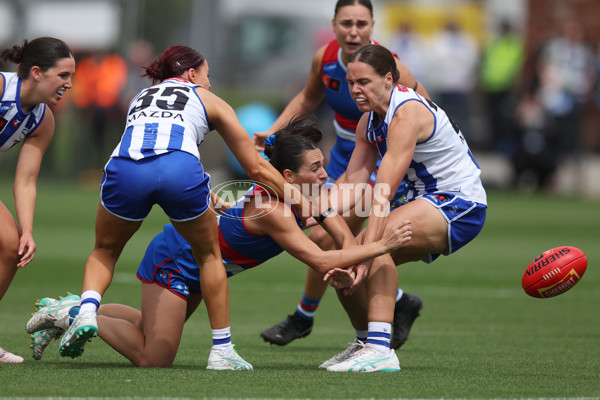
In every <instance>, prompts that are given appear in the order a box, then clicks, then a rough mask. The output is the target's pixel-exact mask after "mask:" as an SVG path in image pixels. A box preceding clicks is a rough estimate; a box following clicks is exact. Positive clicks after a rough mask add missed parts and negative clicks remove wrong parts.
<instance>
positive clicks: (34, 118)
mask: <svg viewBox="0 0 600 400" xmlns="http://www.w3.org/2000/svg"><path fill="white" fill-rule="evenodd" d="M0 74H2V76H3V77H4V90H3V93H2V98H1V99H0V151H6V150H8V149H10V148H11V147H13V146H14V145H15V144H17V143H19V142H22V141H23V140H25V139H26V138H27V137H28V136H29V135H31V134H32V133H33V131H35V129H36V128H37V127H38V126H39V125H40V123H41V122H42V120H43V119H44V115H46V105H45V104H43V103H41V104H38V105H36V106H35V107H33V109H32V110H31V111H30V112H28V113H25V112H23V110H22V109H21V102H20V100H19V98H20V96H21V82H22V81H21V78H19V77H18V76H17V74H16V73H14V72H0Z"/></svg>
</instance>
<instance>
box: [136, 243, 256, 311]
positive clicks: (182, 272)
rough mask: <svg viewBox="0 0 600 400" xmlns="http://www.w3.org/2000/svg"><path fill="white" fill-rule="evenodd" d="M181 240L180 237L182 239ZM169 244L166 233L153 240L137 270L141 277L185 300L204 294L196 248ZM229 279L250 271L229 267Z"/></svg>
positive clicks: (138, 275)
mask: <svg viewBox="0 0 600 400" xmlns="http://www.w3.org/2000/svg"><path fill="white" fill-rule="evenodd" d="M178 237H179V236H178ZM180 239H181V240H184V239H183V238H180ZM171 246H175V249H172V248H170V247H169V242H168V240H167V236H166V235H165V232H164V231H163V232H160V233H159V234H158V235H156V236H155V237H154V239H152V241H151V242H150V244H149V245H148V248H147V249H146V253H145V254H144V258H143V259H142V261H141V262H140V266H139V267H138V270H137V274H136V275H137V277H138V279H139V280H140V281H142V282H145V283H155V284H157V285H159V286H161V287H164V288H166V289H168V290H169V291H170V292H172V293H174V294H176V295H177V296H179V297H181V298H182V299H184V300H186V301H187V300H188V299H189V297H190V293H201V292H202V290H201V288H200V268H198V264H196V261H195V260H194V256H193V254H192V248H191V247H190V246H189V244H187V242H186V243H185V244H182V243H178V244H174V243H173V242H171ZM225 269H226V272H227V278H230V277H232V276H233V275H236V274H238V273H240V272H243V271H245V270H247V269H248V267H244V266H240V265H237V264H225Z"/></svg>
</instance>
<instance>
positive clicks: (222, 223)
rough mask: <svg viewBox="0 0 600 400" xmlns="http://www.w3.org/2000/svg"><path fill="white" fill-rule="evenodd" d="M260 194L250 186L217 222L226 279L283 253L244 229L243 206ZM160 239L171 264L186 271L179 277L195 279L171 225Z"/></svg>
mask: <svg viewBox="0 0 600 400" xmlns="http://www.w3.org/2000/svg"><path fill="white" fill-rule="evenodd" d="M262 190H263V189H262V188H260V187H258V186H256V185H255V186H253V187H252V188H250V190H248V193H247V194H246V195H245V196H244V197H242V198H241V199H240V200H238V201H237V202H236V203H235V205H233V206H232V207H231V208H229V209H228V210H227V211H226V212H225V213H223V214H222V215H220V216H219V218H218V221H219V247H220V248H221V257H222V259H223V263H224V264H225V269H226V270H227V276H228V277H230V276H233V275H235V274H237V273H239V272H242V271H245V270H247V269H249V268H252V267H256V266H257V265H259V264H261V263H263V262H265V261H267V260H269V259H270V258H272V257H275V256H276V255H278V254H279V253H281V252H282V251H283V249H282V248H281V246H279V245H278V244H277V242H275V240H273V239H272V238H271V237H270V236H268V235H259V234H256V233H252V232H250V231H248V229H246V226H245V225H244V220H243V212H244V204H245V203H246V202H247V199H248V198H251V197H253V196H255V195H256V194H258V193H260V192H261V191H262ZM296 221H297V222H298V226H301V223H300V220H299V219H298V218H296ZM164 238H165V240H166V243H167V246H168V248H169V253H170V254H171V258H172V259H173V260H175V262H176V263H177V265H178V266H179V267H180V269H185V270H186V271H182V273H184V274H186V275H188V276H191V277H195V279H198V278H197V276H198V274H197V269H198V265H197V264H196V261H195V260H194V255H193V254H192V248H191V247H190V245H189V244H188V243H187V242H186V241H185V239H184V238H183V236H181V235H180V234H179V233H178V232H177V230H175V228H174V227H173V225H171V224H168V225H165V228H164ZM187 270H189V271H187Z"/></svg>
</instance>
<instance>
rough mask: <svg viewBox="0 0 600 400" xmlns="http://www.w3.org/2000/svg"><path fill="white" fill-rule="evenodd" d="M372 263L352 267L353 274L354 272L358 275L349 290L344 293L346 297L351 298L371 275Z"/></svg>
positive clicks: (346, 289)
mask: <svg viewBox="0 0 600 400" xmlns="http://www.w3.org/2000/svg"><path fill="white" fill-rule="evenodd" d="M370 266H371V263H370V262H369V263H368V264H358V265H356V266H353V267H350V268H349V269H350V270H351V272H354V274H355V275H356V276H355V278H354V282H352V284H351V285H350V286H348V287H347V288H345V289H344V290H343V291H342V293H343V294H344V296H349V295H351V294H352V293H354V291H355V290H356V289H357V288H358V287H359V286H360V285H361V284H362V283H363V282H364V281H365V279H366V278H367V276H368V275H369V267H370Z"/></svg>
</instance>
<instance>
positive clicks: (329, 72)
mask: <svg viewBox="0 0 600 400" xmlns="http://www.w3.org/2000/svg"><path fill="white" fill-rule="evenodd" d="M371 43H372V44H379V43H377V42H376V41H374V40H371ZM347 72H348V71H347V68H346V65H345V64H344V63H343V62H342V49H341V48H340V45H339V44H338V42H337V40H335V39H334V40H332V41H331V42H329V44H328V45H327V47H326V48H325V53H324V54H323V60H322V61H321V70H320V74H321V80H322V81H323V87H324V88H325V100H326V101H327V104H328V105H329V107H331V109H332V110H333V111H334V113H335V114H334V120H333V124H334V127H335V131H336V134H337V136H338V137H340V138H343V139H346V140H349V141H351V142H354V141H356V125H358V121H359V120H360V117H362V115H363V112H362V111H360V110H359V109H358V106H357V105H356V103H355V102H354V100H352V97H351V96H350V90H349V89H348V82H346V74H347Z"/></svg>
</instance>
